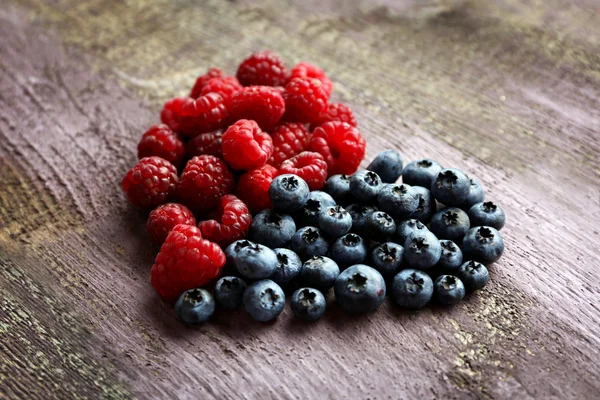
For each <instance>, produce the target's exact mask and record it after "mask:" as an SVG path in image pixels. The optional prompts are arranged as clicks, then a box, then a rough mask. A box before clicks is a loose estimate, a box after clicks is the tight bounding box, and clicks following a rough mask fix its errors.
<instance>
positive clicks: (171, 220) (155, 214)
mask: <svg viewBox="0 0 600 400" xmlns="http://www.w3.org/2000/svg"><path fill="white" fill-rule="evenodd" d="M179 224H182V225H196V218H194V214H192V212H191V211H190V210H189V209H188V208H187V207H186V206H184V205H182V204H177V203H167V204H163V205H162V206H158V207H157V208H155V209H154V210H152V212H151V213H150V216H149V217H148V222H147V223H146V231H147V232H148V235H150V240H152V242H153V243H155V244H163V242H164V241H165V239H166V238H167V235H168V234H169V232H170V231H171V229H173V228H174V227H175V225H179Z"/></svg>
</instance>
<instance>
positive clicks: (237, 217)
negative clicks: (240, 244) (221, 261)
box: [198, 194, 252, 248]
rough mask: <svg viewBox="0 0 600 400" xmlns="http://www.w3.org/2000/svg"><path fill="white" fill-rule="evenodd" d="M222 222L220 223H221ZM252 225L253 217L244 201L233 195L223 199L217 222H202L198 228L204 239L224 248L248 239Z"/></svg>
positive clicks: (220, 203)
mask: <svg viewBox="0 0 600 400" xmlns="http://www.w3.org/2000/svg"><path fill="white" fill-rule="evenodd" d="M219 221H220V222H219ZM250 223H252V215H250V211H248V207H246V205H245V204H244V202H243V201H241V200H240V199H238V198H237V197H235V196H234V195H232V194H228V195H225V196H223V197H221V200H220V201H219V210H218V213H217V216H216V220H214V219H211V220H208V221H202V222H200V223H199V224H198V228H200V231H201V232H202V237H204V238H205V239H208V240H210V241H212V242H215V243H217V244H218V245H219V246H221V247H222V248H225V247H227V246H229V245H230V244H231V243H233V242H235V241H236V240H240V239H243V238H245V237H246V235H247V234H248V229H249V228H250Z"/></svg>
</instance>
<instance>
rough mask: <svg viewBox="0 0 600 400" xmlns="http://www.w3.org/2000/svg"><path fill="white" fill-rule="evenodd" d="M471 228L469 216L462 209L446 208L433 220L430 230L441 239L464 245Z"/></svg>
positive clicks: (436, 214)
mask: <svg viewBox="0 0 600 400" xmlns="http://www.w3.org/2000/svg"><path fill="white" fill-rule="evenodd" d="M469 228H470V223H469V216H468V215H467V213H466V212H464V211H463V210H461V209H460V208H456V207H450V208H444V209H442V210H440V211H438V212H436V213H435V214H434V215H433V217H432V218H431V223H430V226H429V230H430V231H431V232H433V233H434V234H435V236H437V237H438V238H439V239H449V240H452V241H454V242H455V243H462V240H463V238H464V237H465V235H466V234H467V232H468V231H469Z"/></svg>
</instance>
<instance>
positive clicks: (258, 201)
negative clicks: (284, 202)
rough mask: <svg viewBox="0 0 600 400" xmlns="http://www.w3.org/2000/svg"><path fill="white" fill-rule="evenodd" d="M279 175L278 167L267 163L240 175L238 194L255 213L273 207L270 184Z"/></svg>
mask: <svg viewBox="0 0 600 400" xmlns="http://www.w3.org/2000/svg"><path fill="white" fill-rule="evenodd" d="M277 175H279V171H277V168H275V167H273V166H271V165H265V166H264V167H261V168H258V169H254V170H252V171H248V172H246V173H245V174H244V175H242V176H241V177H240V180H239V182H238V185H237V188H236V194H237V195H238V197H239V198H240V199H242V201H243V202H244V203H246V205H247V206H248V208H249V209H250V211H252V212H253V213H254V214H256V213H257V212H259V211H261V210H264V209H266V208H273V205H272V204H271V199H270V198H269V186H271V181H272V180H273V178H275V177H276V176H277Z"/></svg>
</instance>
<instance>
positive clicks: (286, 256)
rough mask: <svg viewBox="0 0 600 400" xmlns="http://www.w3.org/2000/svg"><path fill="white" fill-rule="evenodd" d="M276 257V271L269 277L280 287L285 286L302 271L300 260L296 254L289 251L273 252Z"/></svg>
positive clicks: (278, 250)
mask: <svg viewBox="0 0 600 400" xmlns="http://www.w3.org/2000/svg"><path fill="white" fill-rule="evenodd" d="M273 251H274V252H275V254H276V255H277V269H276V270H275V272H273V274H272V275H271V276H270V277H269V279H271V280H272V281H273V282H275V283H276V284H278V285H280V286H285V285H287V284H288V283H290V282H291V281H292V280H294V279H295V278H296V277H297V276H298V275H300V271H301V270H302V260H300V257H298V254H296V253H294V252H293V251H292V250H289V249H275V250H273Z"/></svg>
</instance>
